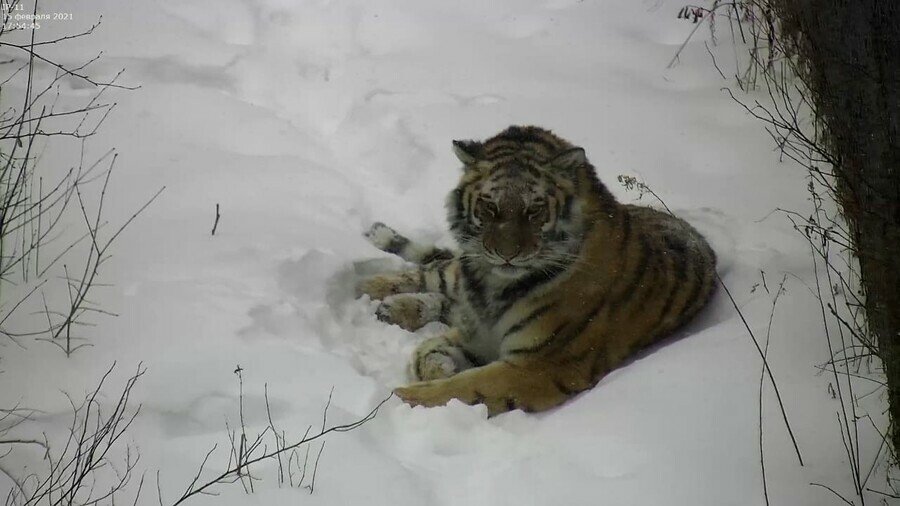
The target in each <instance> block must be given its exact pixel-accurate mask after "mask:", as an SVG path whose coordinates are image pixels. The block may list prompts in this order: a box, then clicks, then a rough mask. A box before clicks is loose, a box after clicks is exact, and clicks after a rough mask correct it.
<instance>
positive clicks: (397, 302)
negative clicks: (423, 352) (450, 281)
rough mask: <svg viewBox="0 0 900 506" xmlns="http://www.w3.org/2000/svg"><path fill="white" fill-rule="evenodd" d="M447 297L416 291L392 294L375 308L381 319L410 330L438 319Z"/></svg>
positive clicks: (376, 314) (412, 330)
mask: <svg viewBox="0 0 900 506" xmlns="http://www.w3.org/2000/svg"><path fill="white" fill-rule="evenodd" d="M445 303H446V298H445V297H444V296H443V295H441V294H439V293H415V294H400V295H391V296H389V297H387V298H385V299H384V302H382V303H381V305H379V306H378V309H377V310H375V316H377V317H378V319H379V320H381V321H383V322H387V323H391V324H394V325H397V326H399V327H400V328H402V329H405V330H408V331H410V332H415V331H416V330H418V329H420V328H422V327H424V326H425V324H426V323H428V322H433V321H438V320H440V319H441V315H442V313H443V310H444V304H445Z"/></svg>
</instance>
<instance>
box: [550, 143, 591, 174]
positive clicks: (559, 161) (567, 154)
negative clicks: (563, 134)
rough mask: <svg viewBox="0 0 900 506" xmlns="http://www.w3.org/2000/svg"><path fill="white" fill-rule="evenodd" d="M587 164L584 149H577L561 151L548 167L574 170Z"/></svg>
mask: <svg viewBox="0 0 900 506" xmlns="http://www.w3.org/2000/svg"><path fill="white" fill-rule="evenodd" d="M587 163H588V161H587V155H586V154H585V153H584V148H579V147H574V148H569V149H567V150H565V151H562V152H561V153H558V154H557V155H556V156H555V157H553V160H551V161H550V165H552V166H554V167H559V168H560V169H566V170H575V169H577V168H578V167H581V166H582V165H587Z"/></svg>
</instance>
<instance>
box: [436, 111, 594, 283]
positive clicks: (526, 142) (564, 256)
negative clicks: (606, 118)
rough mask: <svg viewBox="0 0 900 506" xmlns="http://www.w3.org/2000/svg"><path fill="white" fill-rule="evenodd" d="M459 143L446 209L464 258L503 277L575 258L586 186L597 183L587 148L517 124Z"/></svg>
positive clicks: (455, 145) (455, 146) (456, 143)
mask: <svg viewBox="0 0 900 506" xmlns="http://www.w3.org/2000/svg"><path fill="white" fill-rule="evenodd" d="M453 151H454V153H455V154H456V156H457V158H459V160H460V161H461V162H462V163H463V175H462V177H461V179H460V182H459V185H458V186H457V187H456V189H455V190H453V192H451V193H450V196H449V197H448V199H447V211H448V217H449V221H450V228H451V230H452V231H453V233H454V235H455V236H456V239H457V241H458V243H459V245H460V248H461V249H462V251H463V255H464V258H469V259H470V260H476V261H478V262H480V263H481V265H482V267H484V268H486V269H489V270H490V272H491V273H493V274H495V275H497V276H500V277H504V278H517V277H520V276H523V275H525V274H527V273H529V272H532V271H535V270H547V269H555V268H565V266H567V265H569V264H570V263H571V262H572V260H574V258H575V257H576V255H577V251H578V248H579V246H580V244H581V240H582V236H583V232H584V220H583V216H582V214H583V213H582V211H583V209H582V204H583V201H584V198H583V197H584V193H585V191H588V192H589V193H590V191H591V188H587V189H586V188H583V187H584V186H594V183H596V184H597V185H599V182H598V181H597V180H596V176H594V175H593V167H591V166H590V164H589V163H588V161H587V158H586V157H585V153H584V150H583V149H582V148H579V147H575V146H573V145H572V144H570V143H568V142H567V141H565V140H563V139H561V138H559V137H557V136H555V135H554V134H553V133H551V132H550V131H548V130H544V129H542V128H538V127H516V126H513V127H509V128H508V129H506V130H504V131H503V132H501V133H500V134H498V135H496V136H494V137H492V138H490V139H488V140H486V141H484V142H475V141H454V142H453ZM585 182H587V183H589V184H587V185H585V184H584V183H585ZM594 189H596V188H594ZM603 190H604V191H605V189H603ZM607 193H608V192H607ZM609 198H612V197H611V196H609Z"/></svg>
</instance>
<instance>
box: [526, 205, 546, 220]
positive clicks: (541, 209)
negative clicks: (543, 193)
mask: <svg viewBox="0 0 900 506" xmlns="http://www.w3.org/2000/svg"><path fill="white" fill-rule="evenodd" d="M527 214H528V221H531V222H532V223H543V222H544V221H547V208H546V207H545V206H542V205H541V206H532V207H529V208H528V211H527Z"/></svg>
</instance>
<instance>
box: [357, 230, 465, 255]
mask: <svg viewBox="0 0 900 506" xmlns="http://www.w3.org/2000/svg"><path fill="white" fill-rule="evenodd" d="M365 236H366V239H368V240H369V242H371V243H372V244H373V245H374V246H375V247H376V248H378V249H380V250H381V251H384V252H386V253H391V254H394V255H397V256H399V257H400V258H402V259H404V260H406V261H407V262H412V263H415V264H420V265H426V264H430V263H431V262H434V261H437V260H450V259H451V258H453V256H454V254H453V252H452V251H450V250H448V249H444V248H438V247H436V246H433V245H429V244H421V243H417V242H414V241H411V240H409V239H408V238H407V237H405V236H403V235H401V234H399V233H398V232H397V231H396V230H394V229H392V228H391V227H389V226H387V225H385V224H384V223H380V222H379V223H373V224H372V227H371V228H369V231H368V232H366V233H365Z"/></svg>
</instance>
